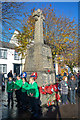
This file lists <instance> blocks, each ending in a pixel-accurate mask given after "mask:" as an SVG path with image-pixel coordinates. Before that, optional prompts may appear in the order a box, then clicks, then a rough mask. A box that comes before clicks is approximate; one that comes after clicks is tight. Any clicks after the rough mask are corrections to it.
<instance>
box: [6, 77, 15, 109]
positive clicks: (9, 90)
mask: <svg viewBox="0 0 80 120" xmlns="http://www.w3.org/2000/svg"><path fill="white" fill-rule="evenodd" d="M13 89H14V83H13V81H12V78H11V77H9V78H8V82H7V93H8V107H9V106H10V100H11V102H12V103H11V106H12V107H13Z"/></svg>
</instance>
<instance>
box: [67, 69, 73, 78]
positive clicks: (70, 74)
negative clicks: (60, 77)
mask: <svg viewBox="0 0 80 120" xmlns="http://www.w3.org/2000/svg"><path fill="white" fill-rule="evenodd" d="M72 75H73V74H72V73H71V71H69V75H68V80H70V78H71V76H72Z"/></svg>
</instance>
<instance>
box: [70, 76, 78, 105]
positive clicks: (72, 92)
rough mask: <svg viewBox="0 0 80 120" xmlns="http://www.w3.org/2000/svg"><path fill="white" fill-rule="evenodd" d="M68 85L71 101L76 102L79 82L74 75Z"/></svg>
mask: <svg viewBox="0 0 80 120" xmlns="http://www.w3.org/2000/svg"><path fill="white" fill-rule="evenodd" d="M68 86H69V89H70V102H71V104H76V101H75V93H76V90H77V88H78V82H77V80H76V78H75V76H74V75H72V76H71V79H70V80H69V82H68Z"/></svg>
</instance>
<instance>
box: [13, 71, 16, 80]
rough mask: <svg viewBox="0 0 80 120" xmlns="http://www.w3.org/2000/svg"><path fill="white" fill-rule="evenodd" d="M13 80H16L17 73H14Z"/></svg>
mask: <svg viewBox="0 0 80 120" xmlns="http://www.w3.org/2000/svg"><path fill="white" fill-rule="evenodd" d="M13 81H14V82H15V81H16V73H14V74H13Z"/></svg>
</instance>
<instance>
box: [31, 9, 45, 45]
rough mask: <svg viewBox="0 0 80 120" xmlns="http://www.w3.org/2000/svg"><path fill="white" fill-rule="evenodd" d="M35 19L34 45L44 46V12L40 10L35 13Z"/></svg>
mask: <svg viewBox="0 0 80 120" xmlns="http://www.w3.org/2000/svg"><path fill="white" fill-rule="evenodd" d="M33 18H34V19H35V33H34V43H35V44H36V43H42V44H44V40H43V20H44V16H43V14H42V11H41V10H40V9H38V10H37V11H35V12H34V13H33Z"/></svg>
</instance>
